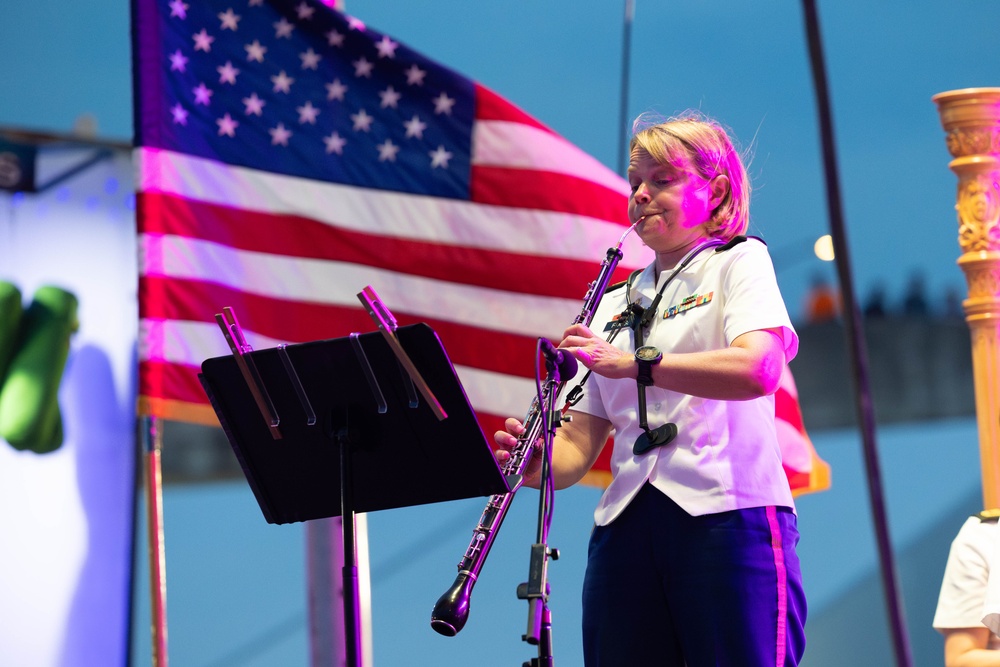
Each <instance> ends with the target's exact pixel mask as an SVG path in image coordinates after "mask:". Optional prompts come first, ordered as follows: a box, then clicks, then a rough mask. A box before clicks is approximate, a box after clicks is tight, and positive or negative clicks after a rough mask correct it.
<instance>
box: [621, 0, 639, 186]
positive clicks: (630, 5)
mask: <svg viewBox="0 0 1000 667" xmlns="http://www.w3.org/2000/svg"><path fill="white" fill-rule="evenodd" d="M634 18H635V0H625V21H624V27H623V30H622V86H621V100H620V106H619V111H618V174H619V175H624V174H625V126H626V125H627V124H628V89H629V70H630V69H631V61H632V20H633V19H634Z"/></svg>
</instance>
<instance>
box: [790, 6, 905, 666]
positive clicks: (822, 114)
mask: <svg viewBox="0 0 1000 667" xmlns="http://www.w3.org/2000/svg"><path fill="white" fill-rule="evenodd" d="M802 7H803V13H804V18H805V24H806V26H805V27H806V36H807V41H808V46H809V55H810V59H811V65H812V74H813V84H814V85H815V87H816V107H817V112H818V114H819V124H820V128H819V129H820V139H821V142H822V147H823V166H824V172H825V177H826V190H827V207H828V212H829V215H830V233H831V236H832V237H833V246H834V258H835V260H836V265H837V275H838V277H839V279H840V290H841V296H842V300H843V311H844V321H845V331H846V333H847V339H848V351H849V352H850V358H851V366H852V368H853V370H854V373H853V378H854V386H855V392H856V397H857V417H858V424H859V426H860V427H861V439H862V444H863V446H864V447H863V448H864V458H865V464H866V470H867V472H868V475H867V477H868V494H869V500H870V502H871V505H872V516H873V519H874V523H875V537H876V541H877V543H878V551H879V556H880V562H881V564H882V586H883V590H884V593H885V603H886V607H887V610H888V613H889V621H890V623H889V625H890V631H891V633H892V643H893V648H894V650H895V655H896V664H897V665H899V666H900V667H904V666H906V667H908V666H910V665H912V664H913V658H912V656H911V654H910V645H909V638H908V636H907V632H906V623H905V619H904V617H903V609H902V599H901V595H900V592H899V587H898V582H897V578H896V567H895V564H894V559H893V554H892V543H891V541H890V539H889V529H888V522H887V520H886V513H885V501H884V498H883V493H882V482H881V479H882V475H881V471H880V468H879V462H878V449H877V445H876V443H875V411H874V409H873V404H872V398H871V388H870V386H869V382H868V353H867V350H866V348H865V338H864V332H863V331H862V330H861V316H860V311H859V309H858V304H857V300H856V299H855V296H854V284H853V280H852V277H851V265H850V258H849V256H848V251H847V234H846V230H845V228H844V219H843V210H842V205H841V197H840V183H839V180H838V169H837V155H836V149H835V146H834V139H833V114H832V112H831V109H830V94H829V89H828V87H827V79H826V66H825V64H824V62H823V46H822V40H821V36H820V30H819V16H818V13H817V11H816V3H815V0H802Z"/></svg>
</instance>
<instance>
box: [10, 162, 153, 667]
mask: <svg viewBox="0 0 1000 667" xmlns="http://www.w3.org/2000/svg"><path fill="white" fill-rule="evenodd" d="M92 153H93V151H89V150H84V151H81V150H73V151H68V150H58V149H56V150H54V151H48V152H46V153H43V156H42V157H41V158H40V164H39V171H40V173H39V180H40V182H43V183H44V182H46V181H48V180H50V179H51V178H53V177H54V176H56V175H57V174H59V173H60V172H62V171H64V170H65V168H66V167H67V166H70V165H72V164H73V163H74V162H79V161H80V160H81V159H85V158H87V157H88V156H89V155H91V154H92ZM132 191H133V187H132V172H131V163H130V161H129V158H128V155H127V154H122V155H118V156H116V157H114V158H109V159H107V160H103V161H101V162H99V163H97V164H96V165H95V166H93V167H91V168H89V169H87V170H85V171H84V172H82V173H80V174H78V175H76V176H75V177H72V178H68V179H66V180H65V181H63V182H61V183H59V184H57V185H55V186H54V187H53V188H51V189H50V190H48V191H45V192H43V193H41V194H33V195H22V194H18V195H11V194H9V193H0V280H7V281H10V282H13V283H14V284H15V285H17V286H18V287H19V289H20V290H21V292H22V295H23V298H24V303H25V307H27V305H28V304H29V303H30V301H31V296H32V294H33V293H34V291H35V289H37V288H38V287H40V286H42V285H46V284H51V285H57V286H59V287H62V288H64V289H68V290H69V291H71V292H73V293H74V294H76V296H77V298H78V299H79V301H80V306H79V319H80V329H79V331H78V332H77V333H76V334H75V335H74V336H73V338H72V340H71V345H70V355H69V359H68V361H67V365H66V370H65V373H64V376H63V381H62V385H61V388H60V393H59V402H60V408H61V411H62V417H63V423H64V429H65V433H66V439H65V441H64V443H63V445H62V447H61V448H60V449H58V450H57V451H55V452H53V453H51V454H45V455H38V454H35V453H33V452H18V451H16V450H15V449H13V448H12V447H10V446H9V445H8V444H7V443H5V442H4V441H2V440H0V664H2V665H32V666H33V667H49V666H59V667H70V666H75V665H80V666H81V667H82V666H88V667H92V666H93V665H102V666H107V667H114V666H116V665H124V664H126V658H127V646H128V644H127V642H128V616H129V578H130V576H131V539H132V521H133V505H134V502H133V500H134V489H135V483H134V477H135V474H134V470H135V463H134V461H135V437H134V433H135V428H134V424H135V418H134V414H135V407H134V405H135V380H134V371H133V369H134V366H135V363H134V361H133V358H134V348H135V331H136V321H137V314H136V267H135V248H134V245H135V232H134V214H133V208H134V199H133V197H132V194H131V193H132Z"/></svg>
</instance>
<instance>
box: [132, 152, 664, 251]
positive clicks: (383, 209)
mask: <svg viewBox="0 0 1000 667" xmlns="http://www.w3.org/2000/svg"><path fill="white" fill-rule="evenodd" d="M136 164H137V165H138V167H137V169H138V170H139V171H138V174H137V178H138V189H139V191H141V192H156V193H163V194H168V195H175V196H178V197H183V198H185V199H188V200H192V201H200V202H207V203H210V204H216V205H219V206H225V207H228V208H236V209H241V210H247V211H255V212H260V213H268V214H273V215H298V216H303V217H306V218H309V219H311V220H315V221H317V222H321V223H324V224H328V225H331V226H335V227H338V228H342V229H348V230H352V231H357V232H364V233H369V234H381V235H387V236H394V237H397V238H402V239H410V240H416V241H426V242H431V243H441V244H444V245H459V246H468V247H473V248H486V249H489V250H497V251H505V252H512V253H521V254H527V255H541V256H551V257H560V258H567V259H576V260H579V259H586V258H593V259H594V261H597V262H599V261H601V260H602V259H603V258H604V254H605V251H606V250H607V248H608V247H611V246H614V245H615V244H617V242H618V240H619V239H620V238H621V235H622V233H623V232H624V231H625V230H624V229H623V228H622V226H621V225H618V224H615V223H612V222H608V221H606V220H601V219H598V218H591V217H587V216H581V215H574V214H570V213H559V212H552V211H540V210H534V209H525V208H513V207H506V206H487V205H484V204H475V203H472V202H468V201H459V200H454V199H443V198H438V197H427V196H420V195H412V194H405V193H400V192H391V191H386V190H373V189H367V188H357V187H352V186H346V185H339V184H335V183H324V182H319V181H314V180H310V179H306V178H297V177H293V176H285V175H280V174H273V173H269V172H262V171H257V170H254V169H248V168H245V167H234V166H228V165H225V164H222V163H219V162H216V161H214V160H207V159H204V158H198V157H193V156H190V155H184V154H182V153H175V152H171V151H164V150H157V149H150V148H139V149H137V160H136ZM623 205H624V202H623ZM288 233H293V232H292V231H289V232H288ZM622 252H623V253H624V258H623V259H622V261H621V265H622V266H623V267H629V268H639V267H642V266H645V265H646V264H648V263H649V261H650V257H649V254H648V253H649V251H648V250H647V249H646V248H645V247H644V246H643V245H642V242H641V241H639V240H638V238H637V237H636V236H635V234H630V235H629V237H628V238H627V239H626V241H625V244H624V245H623V247H622Z"/></svg>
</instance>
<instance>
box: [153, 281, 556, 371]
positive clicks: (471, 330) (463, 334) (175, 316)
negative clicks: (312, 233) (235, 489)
mask: <svg viewBox="0 0 1000 667" xmlns="http://www.w3.org/2000/svg"><path fill="white" fill-rule="evenodd" d="M139 304H140V313H139V316H140V317H141V318H142V319H153V320H182V321H194V322H214V321H215V315H216V313H220V312H222V309H223V308H224V307H226V306H229V307H231V308H233V310H234V311H235V312H236V316H237V317H238V318H239V320H240V324H241V326H242V327H243V328H244V329H247V330H249V331H254V332H255V333H257V334H260V335H263V336H268V337H270V338H274V339H276V340H281V341H287V342H290V343H294V342H305V341H310V340H325V339H327V338H337V337H340V336H346V335H349V334H351V333H355V332H359V333H364V332H367V331H374V330H375V323H374V322H373V321H372V319H371V317H370V316H369V315H368V312H367V311H366V310H364V308H363V307H362V306H361V302H360V301H359V302H358V307H357V308H349V307H345V306H337V305H326V304H317V303H304V302H300V301H287V300H283V299H275V298H272V297H266V296H260V295H255V294H249V293H246V292H241V291H239V290H236V289H233V288H230V287H227V286H225V285H219V284H216V283H206V282H202V281H196V280H182V279H178V278H162V277H155V276H142V277H141V278H140V279H139ZM393 315H394V316H395V317H396V319H397V321H398V323H399V324H400V325H401V326H402V325H406V324H416V323H417V322H425V323H426V324H427V325H428V326H430V327H431V328H432V329H434V331H435V332H436V333H437V334H438V337H439V338H440V339H441V343H442V344H443V345H444V348H445V350H447V351H448V356H449V358H450V359H451V360H452V362H453V363H455V364H458V365H460V366H471V367H475V368H481V369H483V370H487V371H493V372H496V373H503V374H506V375H515V376H520V377H528V378H533V377H535V368H534V354H535V345H536V340H537V339H536V338H535V337H531V336H522V335H518V334H514V333H507V332H503V331H493V330H488V329H485V328H479V327H472V326H467V325H462V324H456V323H454V322H448V321H445V320H436V319H433V318H430V319H428V318H426V317H423V318H418V317H415V316H413V315H410V314H408V313H407V312H405V311H398V312H397V311H396V310H393ZM569 324H570V323H569V322H567V323H566V325H567V326H568V325H569ZM219 335H220V336H221V335H222V333H221V332H220V333H219Z"/></svg>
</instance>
